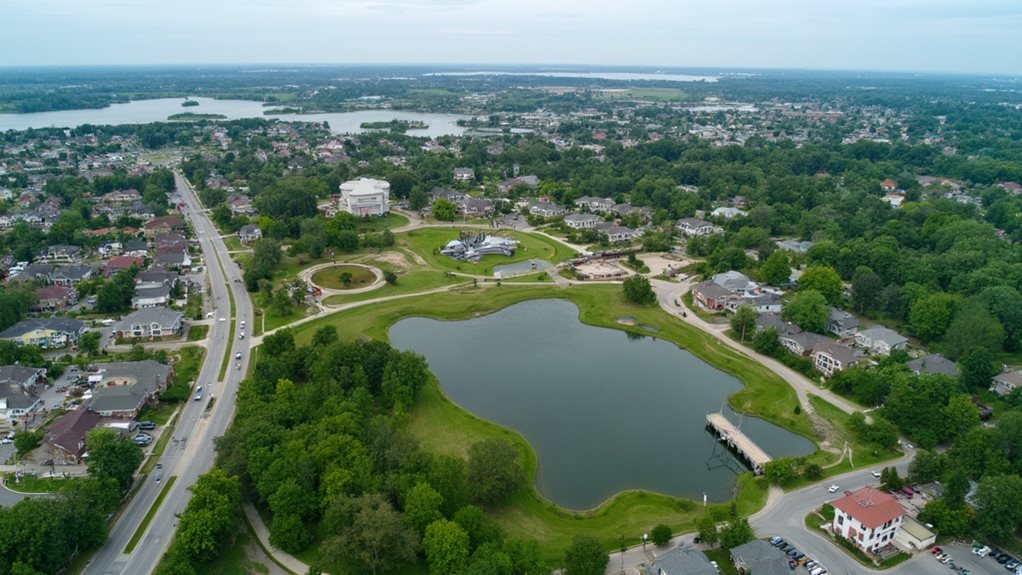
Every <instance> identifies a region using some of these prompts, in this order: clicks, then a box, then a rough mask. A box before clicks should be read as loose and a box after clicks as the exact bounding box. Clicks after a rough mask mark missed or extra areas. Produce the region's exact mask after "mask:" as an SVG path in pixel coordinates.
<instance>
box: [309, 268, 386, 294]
mask: <svg viewBox="0 0 1022 575" xmlns="http://www.w3.org/2000/svg"><path fill="white" fill-rule="evenodd" d="M376 280H377V274H376V271H374V270H373V268H370V267H366V266H359V265H352V264H339V265H336V266H330V267H326V268H323V269H321V270H319V271H317V272H316V273H315V274H313V275H312V283H314V284H316V285H317V286H319V287H321V288H326V289H332V290H354V289H359V288H364V287H368V286H371V285H372V284H373V283H374V282H375V281H376Z"/></svg>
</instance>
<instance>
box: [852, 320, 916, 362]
mask: <svg viewBox="0 0 1022 575" xmlns="http://www.w3.org/2000/svg"><path fill="white" fill-rule="evenodd" d="M855 345H857V346H858V347H860V348H862V349H864V350H866V351H867V352H868V353H872V354H876V355H884V356H886V355H891V352H892V351H894V350H896V349H905V348H906V347H907V346H908V338H906V337H905V336H903V335H901V334H900V333H898V332H896V331H894V330H893V329H888V328H886V327H882V326H873V327H871V328H868V329H864V330H862V331H860V332H859V333H857V334H855Z"/></svg>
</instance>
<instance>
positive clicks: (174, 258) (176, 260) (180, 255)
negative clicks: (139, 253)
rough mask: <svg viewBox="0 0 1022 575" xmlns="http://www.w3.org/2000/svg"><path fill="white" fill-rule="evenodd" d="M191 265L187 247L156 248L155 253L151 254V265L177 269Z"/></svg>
mask: <svg viewBox="0 0 1022 575" xmlns="http://www.w3.org/2000/svg"><path fill="white" fill-rule="evenodd" d="M191 265H192V257H191V256H190V255H188V249H187V248H175V247H166V248H156V253H155V254H153V267H157V268H161V269H166V270H178V269H186V268H189V267H191Z"/></svg>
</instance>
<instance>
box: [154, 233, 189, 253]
mask: <svg viewBox="0 0 1022 575" xmlns="http://www.w3.org/2000/svg"><path fill="white" fill-rule="evenodd" d="M153 247H154V248H155V249H157V250H159V249H161V248H175V249H179V250H187V249H188V240H187V239H185V237H184V236H183V235H181V234H178V233H174V232H170V233H166V234H159V235H157V236H156V237H155V238H154V239H153Z"/></svg>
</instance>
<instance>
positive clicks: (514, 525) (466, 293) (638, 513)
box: [296, 285, 812, 560]
mask: <svg viewBox="0 0 1022 575" xmlns="http://www.w3.org/2000/svg"><path fill="white" fill-rule="evenodd" d="M551 297H557V298H564V299H568V300H570V301H573V302H575V303H576V304H577V305H578V306H579V308H580V319H581V320H582V321H583V322H585V323H587V324H591V325H597V326H602V327H610V328H618V329H620V328H621V327H622V326H621V325H620V324H618V323H617V321H616V320H617V318H618V317H621V316H625V315H627V316H631V317H634V318H635V319H636V321H637V323H639V324H645V325H649V326H653V327H654V328H656V329H659V330H660V331H658V332H656V333H653V332H646V331H644V330H642V329H639V328H632V331H636V332H637V333H644V334H645V335H650V336H655V337H659V338H663V339H667V340H669V341H672V342H674V343H676V344H678V345H679V346H680V347H682V348H684V349H687V350H689V351H690V352H692V353H693V354H695V355H696V356H698V357H700V358H701V359H703V360H704V361H707V362H710V363H711V364H713V365H714V366H716V367H718V368H720V369H722V370H724V371H727V372H729V373H731V374H733V375H735V376H736V377H738V378H739V379H741V380H742V381H743V382H744V383H745V387H744V389H743V390H742V391H740V392H738V393H736V394H735V395H732V396H731V397H730V399H729V401H730V403H731V405H732V406H734V407H735V408H737V409H740V410H743V411H745V412H746V413H749V414H754V415H757V416H760V417H763V418H765V419H767V420H768V421H771V422H772V423H775V424H778V425H781V426H782V427H785V428H787V429H789V430H791V431H794V432H796V433H800V434H802V435H805V436H808V437H811V436H812V430H811V423H810V421H809V419H808V418H807V417H806V416H805V415H804V414H796V413H795V412H794V409H793V408H794V406H795V405H797V399H796V397H795V393H794V391H793V390H792V389H791V387H790V386H788V385H787V384H786V383H785V382H784V381H783V380H781V379H780V378H779V377H778V376H777V375H775V374H774V373H772V372H771V371H769V370H768V369H766V368H765V367H763V366H760V365H759V364H757V363H754V362H752V361H751V360H749V359H747V358H745V357H743V356H740V355H738V354H737V353H736V352H734V351H732V350H731V349H730V348H727V347H725V346H722V345H720V344H719V343H717V342H716V340H714V339H713V338H712V337H710V336H708V335H706V334H704V333H702V332H700V331H697V330H695V329H694V328H691V327H688V326H686V325H683V324H681V323H680V322H678V321H676V320H674V319H672V318H671V317H670V316H668V315H667V314H666V313H664V312H663V311H661V310H660V309H659V308H654V307H639V306H635V305H632V304H629V303H627V302H625V301H624V300H623V298H622V297H621V295H620V288H619V287H617V286H609V285H599V286H577V287H572V288H568V289H559V288H553V287H549V286H543V285H535V286H519V287H515V288H511V289H508V288H498V287H486V288H483V287H478V288H472V287H462V288H456V289H454V290H452V291H450V292H445V293H442V294H432V295H428V296H422V297H414V298H407V299H402V300H396V301H393V302H386V303H383V304H378V305H372V306H365V307H359V308H354V309H352V310H348V311H344V312H340V313H337V314H333V315H331V316H328V317H325V318H322V319H319V320H316V321H313V322H309V323H308V324H306V325H304V326H302V329H301V330H300V331H299V332H298V333H297V334H296V339H297V340H298V342H299V343H307V342H308V340H309V339H311V337H312V334H313V333H314V332H315V330H316V329H317V328H318V327H319V326H321V325H325V324H331V325H334V326H336V327H337V330H338V333H339V334H340V335H341V337H342V338H345V339H354V338H357V337H363V336H368V337H373V338H378V339H386V331H387V329H388V327H389V326H390V325H392V324H393V323H394V322H396V321H398V320H400V319H402V318H404V317H410V316H425V317H431V318H435V319H443V320H457V319H464V318H470V317H475V316H478V315H482V314H486V313H490V312H493V311H496V310H498V309H501V308H503V307H506V306H508V305H511V304H513V303H516V302H519V301H525V300H529V299H538V298H551ZM409 425H410V429H411V431H412V432H413V433H414V435H415V436H416V437H417V438H418V439H419V441H420V442H421V444H422V446H423V448H424V449H426V450H428V451H430V452H433V453H446V454H452V455H458V456H462V457H464V456H465V454H466V449H467V447H468V446H469V445H471V444H472V443H474V442H475V441H478V440H480V439H484V438H488V437H501V438H505V439H508V440H511V441H512V442H514V443H515V444H516V445H517V446H518V448H519V449H520V450H521V452H522V454H523V457H524V461H525V462H526V470H527V473H528V474H529V477H533V476H535V471H536V456H535V453H534V452H533V450H532V448H531V446H530V445H529V444H528V443H527V442H526V441H525V440H524V439H523V438H522V437H521V436H520V435H518V434H517V433H515V432H513V431H511V430H509V429H506V428H503V427H500V426H498V425H495V424H493V423H490V422H488V421H485V420H483V419H480V418H478V417H476V416H474V415H472V414H471V413H469V412H467V411H465V410H463V409H461V408H459V407H458V406H456V405H455V404H453V403H452V402H450V401H449V400H447V399H446V397H444V395H443V394H442V393H441V391H440V389H439V386H438V385H437V384H436V383H435V382H434V383H433V384H432V385H430V386H429V387H428V388H427V389H426V390H424V392H423V393H422V396H421V397H420V400H419V402H418V403H417V404H416V407H415V409H414V410H413V412H412V413H411V418H410V422H409ZM739 486H740V489H739V495H738V500H737V505H738V508H739V511H740V512H741V513H743V514H749V513H752V512H753V511H755V510H757V509H759V508H760V507H762V505H763V504H764V503H765V501H766V487H767V486H766V483H765V481H764V480H762V479H755V478H753V477H752V475H751V474H746V475H744V476H742V477H740V478H739ZM700 507H701V506H700V505H698V504H697V503H696V502H694V501H691V500H686V499H679V498H674V497H668V496H664V495H659V494H655V493H650V492H644V491H628V492H623V493H620V494H618V495H617V496H615V497H613V498H611V499H610V500H608V501H606V502H605V503H604V504H603V505H601V506H600V507H599V508H597V509H595V510H592V511H588V512H574V511H569V510H565V509H562V508H560V507H557V506H556V505H554V504H552V503H550V502H549V501H546V500H545V499H543V498H542V497H541V496H540V495H539V494H538V492H537V491H536V490H535V489H534V488H532V487H529V488H523V489H522V490H521V491H520V492H519V493H518V494H516V495H515V497H514V498H513V499H512V501H511V502H510V503H509V504H507V505H506V506H504V507H502V508H500V509H496V510H491V512H490V514H491V516H492V517H493V518H494V520H495V521H497V522H498V523H499V524H500V525H501V526H502V527H503V528H505V529H506V530H507V531H508V532H509V533H511V534H512V535H516V536H528V537H532V538H536V539H538V540H539V541H540V542H541V544H542V546H543V553H544V556H545V557H546V558H547V559H549V560H557V559H559V558H560V557H561V556H562V554H563V551H564V549H565V548H566V547H567V545H568V544H569V542H570V540H571V537H573V536H574V534H575V533H578V532H587V533H590V534H593V535H594V536H596V537H598V538H600V540H601V541H602V542H603V543H604V544H605V545H606V547H607V549H615V548H617V547H618V546H619V545H620V539H619V538H620V536H621V534H622V533H624V534H629V535H628V537H627V538H626V539H625V543H626V544H627V545H634V544H636V543H641V541H639V539H638V538H639V536H640V534H641V533H642V532H643V531H648V530H649V529H650V528H652V527H653V526H654V525H656V524H658V523H665V524H667V525H669V526H670V527H671V528H672V529H673V530H674V531H675V532H676V533H677V532H684V531H689V530H692V529H694V526H695V522H696V520H697V519H698V517H699V515H700V514H701V513H702V510H701V508H700ZM713 507H723V505H715V506H713Z"/></svg>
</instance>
